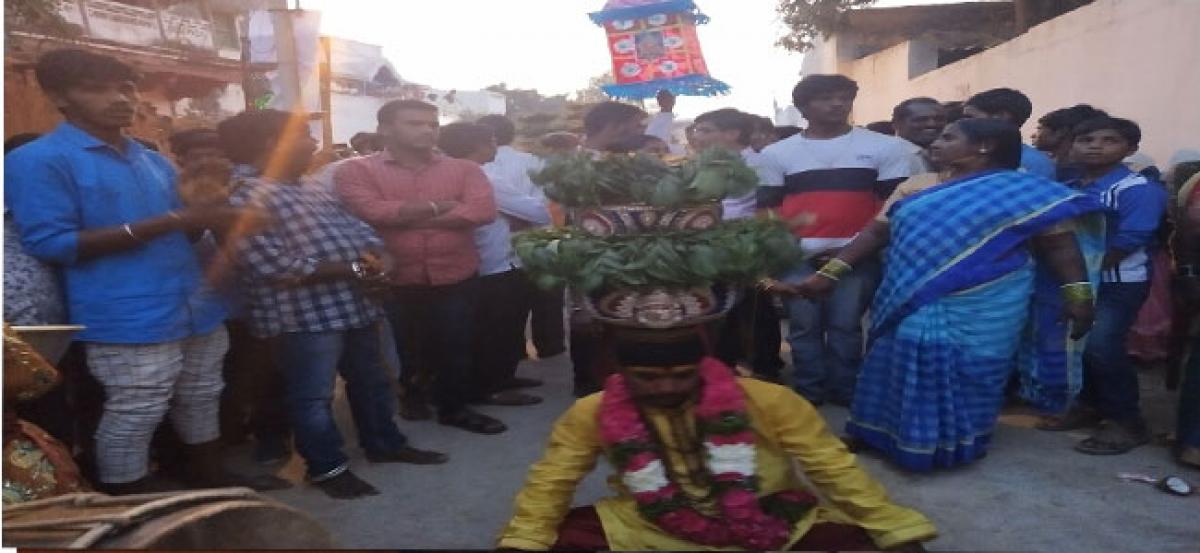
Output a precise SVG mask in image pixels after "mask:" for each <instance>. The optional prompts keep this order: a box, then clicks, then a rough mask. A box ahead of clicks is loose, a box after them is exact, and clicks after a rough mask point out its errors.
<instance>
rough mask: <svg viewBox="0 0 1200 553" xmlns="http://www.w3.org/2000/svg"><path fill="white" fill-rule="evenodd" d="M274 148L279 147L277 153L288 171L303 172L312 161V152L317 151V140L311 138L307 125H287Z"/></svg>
mask: <svg viewBox="0 0 1200 553" xmlns="http://www.w3.org/2000/svg"><path fill="white" fill-rule="evenodd" d="M276 148H281V151H279V152H278V153H277V154H273V155H279V156H280V159H281V163H284V164H285V165H286V167H287V168H288V172H294V173H303V172H304V171H305V170H306V169H307V168H308V166H309V165H310V164H311V163H312V159H313V154H314V153H315V152H316V151H317V140H316V139H315V138H313V136H312V132H310V131H309V129H308V125H289V126H288V128H287V129H285V130H284V133H283V136H281V137H280V138H279V142H278V144H277V146H276Z"/></svg>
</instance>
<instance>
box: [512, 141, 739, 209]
mask: <svg viewBox="0 0 1200 553" xmlns="http://www.w3.org/2000/svg"><path fill="white" fill-rule="evenodd" d="M531 177H532V179H533V182H534V183H536V184H538V185H539V186H541V187H542V188H543V190H544V191H545V193H546V197H548V198H550V199H551V200H554V201H555V202H558V203H559V204H561V205H563V206H565V207H596V206H599V205H605V204H609V205H612V204H649V205H653V206H658V207H680V206H684V205H689V204H695V203H702V202H709V201H715V200H720V199H721V198H724V197H726V196H741V195H744V194H747V193H749V192H750V191H751V190H753V189H754V188H755V187H756V186H758V175H757V174H756V173H755V172H754V170H753V169H751V168H750V167H749V166H747V165H746V163H745V162H744V161H743V160H742V157H741V155H740V154H739V153H737V152H731V151H727V150H721V149H716V148H714V149H712V150H708V151H705V152H703V153H701V154H700V155H699V156H697V157H696V158H695V159H690V160H687V161H685V162H684V163H683V164H682V165H679V166H671V165H668V164H667V163H666V162H664V161H662V160H661V159H659V158H657V157H654V156H651V155H647V154H642V153H638V154H608V155H604V156H601V157H598V158H597V157H594V156H593V154H591V153H587V152H584V153H578V154H572V155H568V156H561V157H557V158H554V159H551V160H550V161H549V162H548V163H547V164H546V167H545V168H544V169H543V170H542V171H540V172H537V173H535V174H533V175H531Z"/></svg>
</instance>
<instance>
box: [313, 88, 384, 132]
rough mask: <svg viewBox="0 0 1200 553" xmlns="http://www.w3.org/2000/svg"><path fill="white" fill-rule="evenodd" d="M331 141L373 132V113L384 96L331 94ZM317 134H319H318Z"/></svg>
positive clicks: (381, 105) (374, 123)
mask: <svg viewBox="0 0 1200 553" xmlns="http://www.w3.org/2000/svg"><path fill="white" fill-rule="evenodd" d="M332 100H333V141H334V142H335V143H336V142H341V143H346V142H349V141H350V137H351V136H354V135H355V134H356V133H359V132H375V127H376V126H377V125H376V122H375V114H376V112H378V111H379V108H381V107H383V104H384V103H386V102H387V99H385V98H378V97H375V96H349V95H346V94H334V95H333V98H332ZM317 136H320V134H318V135H317Z"/></svg>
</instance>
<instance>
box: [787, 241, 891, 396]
mask: <svg viewBox="0 0 1200 553" xmlns="http://www.w3.org/2000/svg"><path fill="white" fill-rule="evenodd" d="M815 272H816V269H815V268H813V267H812V266H811V265H810V264H809V263H807V262H806V263H803V264H801V265H800V266H799V267H797V268H796V269H795V270H794V271H792V272H791V273H789V274H788V275H787V277H786V278H785V280H786V281H787V282H790V283H797V282H800V281H802V280H804V279H805V278H807V277H809V276H810V275H812V274H814V273H815ZM879 278H880V269H879V262H878V261H877V260H874V259H872V260H868V261H862V262H860V263H859V264H858V266H857V267H855V268H854V271H853V272H851V273H850V274H848V275H846V276H843V277H842V279H841V280H840V281H839V282H838V284H837V288H836V289H835V290H834V292H833V295H832V296H830V297H829V299H826V300H821V301H810V300H807V299H804V298H792V299H790V300H788V302H787V311H788V321H789V329H788V336H787V339H788V343H789V344H791V347H792V371H793V373H792V374H793V384H794V385H795V387H796V391H797V392H799V393H800V395H802V396H804V397H805V398H807V399H808V400H809V401H811V402H814V403H821V402H823V401H825V400H826V399H829V400H831V401H835V402H839V403H845V404H849V403H850V400H851V399H853V398H854V383H855V381H856V380H857V379H858V369H859V367H860V366H861V365H862V359H863V314H864V313H866V311H867V308H868V307H870V306H871V299H872V298H873V297H874V296H875V289H876V288H878V287H879Z"/></svg>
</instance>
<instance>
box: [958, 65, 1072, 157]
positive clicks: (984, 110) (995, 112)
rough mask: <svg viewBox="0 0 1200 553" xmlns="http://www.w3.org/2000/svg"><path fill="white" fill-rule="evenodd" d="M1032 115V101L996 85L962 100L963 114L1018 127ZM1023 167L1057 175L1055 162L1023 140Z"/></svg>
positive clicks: (1018, 93)
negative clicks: (996, 120) (1005, 122)
mask: <svg viewBox="0 0 1200 553" xmlns="http://www.w3.org/2000/svg"><path fill="white" fill-rule="evenodd" d="M1031 115H1033V102H1030V101H1029V97H1028V96H1026V95H1024V94H1022V93H1021V91H1019V90H1013V89H1011V88H993V89H992V90H985V91H983V92H980V93H979V94H976V95H974V96H972V97H970V98H969V99H968V100H967V101H966V103H965V104H963V117H986V118H990V119H999V120H1001V121H1008V122H1009V123H1012V124H1013V125H1015V126H1017V127H1018V128H1019V127H1021V125H1024V124H1025V122H1026V121H1028V120H1029V116H1031ZM1020 170H1021V171H1024V172H1026V173H1030V174H1033V175H1037V176H1039V177H1045V178H1048V179H1051V180H1053V179H1054V173H1055V167H1054V162H1053V161H1051V160H1050V158H1049V157H1046V154H1043V153H1042V152H1040V151H1038V149H1037V148H1034V147H1033V146H1030V145H1028V144H1021V169H1020Z"/></svg>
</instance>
